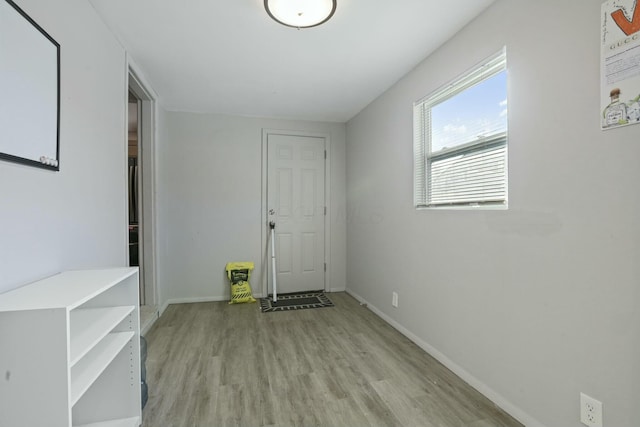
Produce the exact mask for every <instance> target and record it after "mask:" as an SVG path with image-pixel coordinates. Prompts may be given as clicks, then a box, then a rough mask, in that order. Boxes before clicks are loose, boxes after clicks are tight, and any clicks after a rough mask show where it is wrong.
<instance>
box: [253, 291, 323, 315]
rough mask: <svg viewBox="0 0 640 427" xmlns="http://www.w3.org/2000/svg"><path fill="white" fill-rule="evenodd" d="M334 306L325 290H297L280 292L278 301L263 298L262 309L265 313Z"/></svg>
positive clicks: (261, 300) (261, 301)
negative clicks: (286, 292)
mask: <svg viewBox="0 0 640 427" xmlns="http://www.w3.org/2000/svg"><path fill="white" fill-rule="evenodd" d="M321 307H333V303H332V302H331V300H330V299H329V297H327V296H326V295H325V294H324V292H323V291H308V292H296V293H292V294H279V295H278V301H277V302H273V299H272V298H261V299H260V309H261V310H262V312H263V313H270V312H274V311H289V310H304V309H307V308H321Z"/></svg>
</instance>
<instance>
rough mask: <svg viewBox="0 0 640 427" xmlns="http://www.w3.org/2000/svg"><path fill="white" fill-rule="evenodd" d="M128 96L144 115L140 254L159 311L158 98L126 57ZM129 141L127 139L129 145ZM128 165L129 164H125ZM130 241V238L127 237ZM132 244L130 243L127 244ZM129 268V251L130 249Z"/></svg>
mask: <svg viewBox="0 0 640 427" xmlns="http://www.w3.org/2000/svg"><path fill="white" fill-rule="evenodd" d="M125 67H126V75H125V76H126V77H125V82H126V84H125V93H126V99H127V100H128V99H129V90H131V91H132V92H134V93H135V95H136V96H137V97H138V98H139V99H140V109H141V114H140V117H139V120H140V121H141V123H142V126H141V129H140V132H141V133H142V135H141V139H140V141H139V146H138V150H142V151H144V154H143V155H142V157H141V159H142V161H143V162H144V165H143V166H142V186H143V188H142V191H141V193H140V197H142V198H144V199H143V200H142V203H141V204H142V212H140V215H141V216H142V236H141V242H140V244H141V245H142V247H143V251H142V252H141V253H140V265H141V268H140V274H141V275H142V274H143V275H144V282H143V283H144V290H145V300H146V301H145V303H146V305H151V306H155V307H158V306H159V304H160V298H159V291H158V280H157V279H158V239H157V233H158V230H157V228H156V227H157V225H156V217H157V205H156V204H157V200H156V166H157V157H156V155H157V151H156V144H157V137H158V101H157V99H158V95H157V94H156V92H155V91H154V90H153V89H152V87H151V85H150V84H149V82H148V80H147V79H146V78H145V76H144V73H143V72H142V70H141V68H140V67H139V66H138V65H137V64H136V63H135V61H134V60H133V58H132V57H131V56H130V55H129V54H128V53H127V54H125ZM128 109H129V103H128V102H127V103H126V104H125V123H126V122H127V120H128V117H129V112H128ZM125 134H126V138H128V130H127V126H125ZM126 140H127V139H125V141H126ZM124 150H125V153H126V154H125V156H126V157H125V159H127V158H128V153H127V150H128V149H127V144H124ZM125 164H127V163H125ZM126 221H127V224H128V223H129V212H128V208H127V210H126ZM127 239H128V237H127ZM127 241H128V240H127ZM126 256H127V264H128V260H129V251H128V249H127V254H126Z"/></svg>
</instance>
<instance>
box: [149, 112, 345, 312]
mask: <svg viewBox="0 0 640 427" xmlns="http://www.w3.org/2000/svg"><path fill="white" fill-rule="evenodd" d="M164 117H165V120H166V133H167V137H166V138H162V139H161V146H160V149H159V152H160V166H159V196H158V203H159V212H160V218H159V223H158V225H159V226H158V229H159V233H160V242H161V244H160V245H161V249H160V251H161V254H160V263H159V280H160V289H161V294H162V303H163V304H166V302H179V301H203V300H216V299H228V298H229V283H228V280H227V278H226V276H225V272H224V268H225V265H226V263H227V262H230V261H253V262H255V263H256V270H255V271H254V274H253V276H252V280H251V284H252V288H253V291H254V294H259V293H260V292H261V282H260V279H261V278H262V274H263V272H265V271H266V268H262V266H263V262H267V259H265V258H264V257H265V255H267V252H266V247H265V248H263V247H262V244H263V243H265V242H262V238H261V236H262V228H261V227H262V222H263V221H262V212H261V197H262V196H261V194H262V130H263V129H279V130H285V129H286V130H295V131H306V132H319V133H326V134H328V135H329V136H330V139H331V181H330V182H331V207H332V212H331V213H330V215H331V217H330V220H331V248H330V252H331V262H330V264H329V270H328V271H329V275H330V280H331V286H332V288H334V289H342V290H344V289H345V282H346V265H345V260H346V221H345V214H344V212H345V209H346V202H345V188H346V186H345V125H344V124H337V123H321V122H302V121H288V120H275V119H259V118H247V117H235V116H222V115H212V114H197V113H183V112H167V113H166V114H165V115H164Z"/></svg>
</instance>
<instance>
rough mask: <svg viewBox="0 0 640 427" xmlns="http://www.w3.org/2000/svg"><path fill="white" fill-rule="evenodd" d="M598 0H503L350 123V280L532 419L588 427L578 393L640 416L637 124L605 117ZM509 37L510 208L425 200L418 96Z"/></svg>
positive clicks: (618, 413) (623, 419)
mask: <svg viewBox="0 0 640 427" xmlns="http://www.w3.org/2000/svg"><path fill="white" fill-rule="evenodd" d="M601 3H602V1H600V0H587V1H585V0H565V1H560V2H559V1H551V0H541V1H525V0H499V1H498V2H496V3H495V4H494V5H493V6H492V7H491V8H489V9H488V10H487V11H486V12H485V13H484V14H483V15H481V16H480V17H479V18H478V19H476V20H475V21H474V22H472V23H471V24H470V25H468V26H467V27H466V28H465V29H464V30H463V31H461V32H460V33H459V34H457V35H456V36H455V37H453V38H452V39H451V40H450V41H449V42H448V43H446V44H445V45H444V46H443V47H442V48H441V49H439V50H438V51H437V52H436V53H434V54H433V55H431V56H430V57H429V58H427V59H426V60H425V61H424V62H423V63H422V64H420V65H419V66H418V67H417V68H416V69H415V70H413V71H412V72H411V73H409V74H408V75H407V76H406V77H405V78H403V79H402V80H401V81H399V82H398V83H397V84H396V85H395V86H393V87H392V88H391V89H390V90H388V91H387V92H386V93H385V94H383V95H382V96H381V97H380V98H379V99H377V100H376V101H375V102H373V103H372V104H371V105H370V106H368V107H367V108H366V109H365V110H364V111H362V112H361V113H360V114H359V115H358V116H356V117H355V118H354V119H352V120H351V121H350V122H349V123H348V124H347V141H348V143H347V201H348V203H347V212H348V216H347V217H348V219H349V221H348V226H347V232H348V237H347V265H348V269H347V273H348V274H347V288H348V289H349V290H350V291H351V292H352V293H354V294H355V295H358V296H359V297H360V298H362V299H364V300H366V301H367V302H368V303H369V304H370V306H373V309H374V310H377V311H378V312H379V313H380V314H381V315H383V316H384V317H385V318H387V319H388V320H389V321H391V322H392V323H393V324H394V325H395V326H396V327H398V328H400V329H402V330H403V331H404V332H405V333H407V334H408V335H410V336H412V338H414V339H415V340H416V341H418V342H420V343H421V345H423V347H425V348H429V349H431V350H432V351H433V352H434V353H435V354H436V355H437V356H438V357H440V358H441V359H442V360H443V361H445V362H446V363H447V364H449V365H450V366H452V367H454V368H455V369H456V370H457V371H458V372H460V373H461V374H462V375H463V377H465V378H466V379H467V380H468V381H469V382H471V383H472V384H474V385H475V386H477V387H478V388H480V389H482V390H483V391H484V392H485V393H487V394H488V395H489V396H491V397H492V398H493V399H494V400H496V401H498V403H500V404H501V405H502V406H504V407H505V408H508V409H509V410H510V411H511V412H512V413H513V414H514V415H517V416H518V417H519V418H520V419H522V420H523V421H526V422H527V423H528V425H546V426H566V427H571V426H575V427H578V426H580V425H581V424H580V422H579V392H581V391H582V392H585V393H586V394H589V395H591V396H593V397H595V398H596V399H599V400H601V401H602V402H604V425H605V426H616V427H625V426H626V427H632V426H638V425H640V418H639V417H638V415H637V405H638V401H640V362H639V361H640V310H639V309H638V306H639V305H638V303H639V301H640V291H639V290H640V285H639V279H640V267H639V266H640V262H639V260H640V221H639V219H638V218H639V213H640V191H638V182H640V167H638V159H639V158H640V139H639V135H640V126H632V127H627V128H623V129H617V130H612V131H607V132H602V131H601V130H600V129H599V120H600V114H601V112H600V111H599V110H600V106H599V105H600V96H599V90H600V89H599V88H600V80H599V76H600V72H599V53H600V50H599V49H600V44H599V37H600V6H601ZM503 45H506V46H507V52H508V62H509V63H508V69H509V71H508V72H509V131H510V134H509V210H508V211H481V210H480V211H467V210H457V211H453V210H423V211H416V210H415V209H414V208H413V207H412V169H413V167H412V104H413V102H414V101H416V100H418V99H419V98H421V97H423V96H425V95H427V94H429V93H430V92H431V91H433V90H435V89H437V88H438V87H439V86H440V85H443V84H444V83H447V82H448V81H450V80H451V79H452V78H454V77H456V76H458V75H459V74H461V73H462V72H464V71H466V70H467V69H469V68H470V67H472V66H473V65H474V64H476V63H478V62H479V61H481V60H482V59H484V58H485V57H488V56H489V55H491V54H493V53H495V52H497V51H498V50H499V49H500V48H501V47H502V46H503ZM628 95H632V94H628ZM392 291H396V292H398V293H399V308H397V309H396V308H392V306H391V293H392Z"/></svg>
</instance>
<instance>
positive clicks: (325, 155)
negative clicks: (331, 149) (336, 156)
mask: <svg viewBox="0 0 640 427" xmlns="http://www.w3.org/2000/svg"><path fill="white" fill-rule="evenodd" d="M324 159H325V160H327V150H324Z"/></svg>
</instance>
